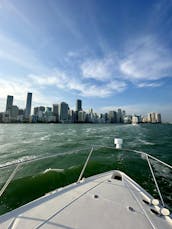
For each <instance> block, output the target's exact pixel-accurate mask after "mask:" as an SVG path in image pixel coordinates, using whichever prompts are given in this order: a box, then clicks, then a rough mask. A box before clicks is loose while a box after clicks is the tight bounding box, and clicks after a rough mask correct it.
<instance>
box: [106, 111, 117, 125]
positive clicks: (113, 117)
mask: <svg viewBox="0 0 172 229" xmlns="http://www.w3.org/2000/svg"><path fill="white" fill-rule="evenodd" d="M108 118H109V122H110V123H115V122H117V114H116V111H109V114H108Z"/></svg>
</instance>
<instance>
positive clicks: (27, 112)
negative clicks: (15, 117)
mask: <svg viewBox="0 0 172 229" xmlns="http://www.w3.org/2000/svg"><path fill="white" fill-rule="evenodd" d="M31 105H32V93H30V92H28V93H27V101H26V110H25V118H27V119H28V118H29V117H30V114H31Z"/></svg>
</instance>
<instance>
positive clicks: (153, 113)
mask: <svg viewBox="0 0 172 229" xmlns="http://www.w3.org/2000/svg"><path fill="white" fill-rule="evenodd" d="M151 121H152V123H156V114H155V112H152V113H151Z"/></svg>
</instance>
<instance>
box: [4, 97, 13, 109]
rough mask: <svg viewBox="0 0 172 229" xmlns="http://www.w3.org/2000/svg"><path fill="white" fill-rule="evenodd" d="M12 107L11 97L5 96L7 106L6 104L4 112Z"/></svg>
mask: <svg viewBox="0 0 172 229" xmlns="http://www.w3.org/2000/svg"><path fill="white" fill-rule="evenodd" d="M12 106H13V96H12V95H8V96H7V104H6V112H7V111H9V110H11V109H12Z"/></svg>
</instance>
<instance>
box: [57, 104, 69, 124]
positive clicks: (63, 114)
mask: <svg viewBox="0 0 172 229" xmlns="http://www.w3.org/2000/svg"><path fill="white" fill-rule="evenodd" d="M68 110H69V106H68V104H67V103H65V102H61V103H60V105H59V119H60V121H61V122H65V121H68Z"/></svg>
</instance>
